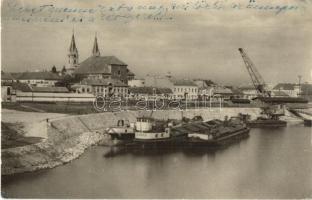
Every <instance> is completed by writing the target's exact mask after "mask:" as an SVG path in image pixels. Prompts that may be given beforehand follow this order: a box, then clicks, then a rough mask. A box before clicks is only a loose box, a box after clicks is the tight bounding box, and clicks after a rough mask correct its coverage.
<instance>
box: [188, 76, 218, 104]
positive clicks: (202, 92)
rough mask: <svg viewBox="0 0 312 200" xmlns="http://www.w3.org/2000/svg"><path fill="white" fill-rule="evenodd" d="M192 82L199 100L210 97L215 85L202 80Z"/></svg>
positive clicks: (209, 81)
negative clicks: (196, 87)
mask: <svg viewBox="0 0 312 200" xmlns="http://www.w3.org/2000/svg"><path fill="white" fill-rule="evenodd" d="M193 81H194V83H195V84H196V85H197V86H198V97H199V98H200V99H204V98H208V97H209V96H212V94H213V89H214V88H215V87H216V84H215V83H214V82H212V81H211V80H204V79H195V80H193Z"/></svg>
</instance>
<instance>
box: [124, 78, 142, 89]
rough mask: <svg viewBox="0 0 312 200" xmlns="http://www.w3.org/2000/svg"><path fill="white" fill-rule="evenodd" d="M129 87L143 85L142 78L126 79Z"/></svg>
mask: <svg viewBox="0 0 312 200" xmlns="http://www.w3.org/2000/svg"><path fill="white" fill-rule="evenodd" d="M128 85H129V87H144V86H145V80H144V79H132V80H128Z"/></svg>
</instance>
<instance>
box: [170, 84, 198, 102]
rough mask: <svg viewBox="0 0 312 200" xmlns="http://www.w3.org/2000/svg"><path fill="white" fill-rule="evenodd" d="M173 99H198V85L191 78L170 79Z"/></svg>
mask: <svg viewBox="0 0 312 200" xmlns="http://www.w3.org/2000/svg"><path fill="white" fill-rule="evenodd" d="M171 81H172V83H173V88H172V91H173V98H174V99H193V100H195V99H198V86H197V85H196V84H195V83H194V82H193V81H191V80H182V79H181V80H178V79H175V80H173V79H172V80H171Z"/></svg>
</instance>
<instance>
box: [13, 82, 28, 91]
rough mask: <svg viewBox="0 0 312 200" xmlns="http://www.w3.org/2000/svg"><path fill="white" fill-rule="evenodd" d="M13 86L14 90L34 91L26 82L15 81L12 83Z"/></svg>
mask: <svg viewBox="0 0 312 200" xmlns="http://www.w3.org/2000/svg"><path fill="white" fill-rule="evenodd" d="M12 88H13V89H14V90H20V91H22V92H31V91H32V88H31V87H30V86H29V85H28V84H26V83H18V82H14V83H12Z"/></svg>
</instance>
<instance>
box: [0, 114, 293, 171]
mask: <svg viewBox="0 0 312 200" xmlns="http://www.w3.org/2000/svg"><path fill="white" fill-rule="evenodd" d="M239 112H242V113H247V114H251V116H252V117H256V116H257V115H258V114H259V112H260V110H259V109H258V108H244V109H242V108H223V109H222V110H221V111H220V110H217V109H215V110H209V109H206V110H204V109H199V110H188V111H184V112H182V113H181V111H156V112H154V114H153V117H155V118H158V119H166V118H167V119H168V118H170V119H180V118H182V117H188V118H192V117H194V116H196V115H201V116H202V117H203V119H204V120H210V119H215V118H218V119H223V118H224V116H226V115H228V116H235V115H237V114H238V113H239ZM150 113H151V112H148V111H145V112H140V111H131V112H129V111H127V112H126V111H125V112H119V113H112V112H107V113H98V114H87V115H76V116H65V117H60V118H58V119H54V120H51V121H50V122H49V123H46V130H47V139H45V140H44V141H42V142H39V143H36V144H31V145H26V146H22V147H15V148H8V149H2V150H1V154H2V166H1V168H2V175H13V174H17V173H24V172H33V171H37V170H40V169H48V168H54V167H56V166H59V165H63V164H65V163H68V162H70V161H72V160H74V159H77V158H79V157H80V156H81V155H82V154H83V153H84V152H85V150H86V149H87V148H89V147H91V146H93V145H98V144H101V142H109V141H108V140H110V138H108V137H105V135H104V134H103V133H104V130H105V129H106V128H108V127H109V126H112V125H115V124H116V123H117V121H118V119H120V118H123V119H127V120H129V122H133V121H134V120H135V119H136V117H137V116H142V115H149V114H150ZM286 120H287V119H286ZM287 121H288V120H287ZM38 123H41V127H42V122H38Z"/></svg>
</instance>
